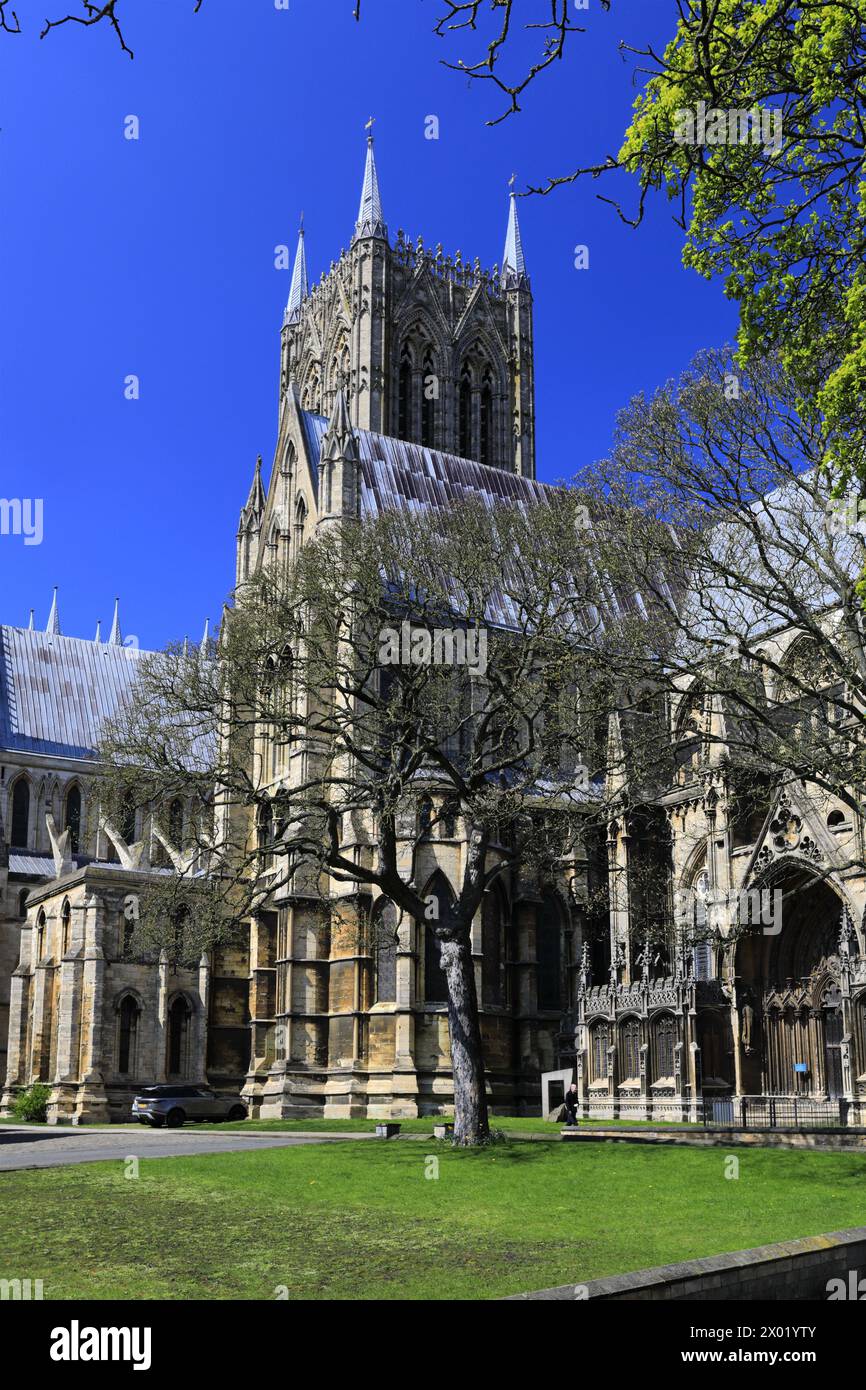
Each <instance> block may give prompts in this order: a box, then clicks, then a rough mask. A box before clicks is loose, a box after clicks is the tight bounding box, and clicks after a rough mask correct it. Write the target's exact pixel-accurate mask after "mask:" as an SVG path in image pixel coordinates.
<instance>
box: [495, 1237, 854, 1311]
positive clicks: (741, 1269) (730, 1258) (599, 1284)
mask: <svg viewBox="0 0 866 1390" xmlns="http://www.w3.org/2000/svg"><path fill="white" fill-rule="evenodd" d="M852 1271H853V1272H854V1276H855V1278H856V1279H861V1278H863V1275H864V1273H866V1226H858V1227H856V1228H855V1229H853V1230H850V1231H833V1232H832V1234H830V1235H821V1236H806V1237H804V1238H803V1239H802V1240H783V1241H780V1242H779V1243H778V1244H777V1245H760V1246H758V1247H757V1249H755V1250H734V1251H732V1252H731V1253H730V1254H727V1255H711V1256H710V1257H709V1258H708V1259H705V1260H686V1261H684V1262H683V1263H682V1264H675V1265H659V1266H658V1267H657V1268H656V1269H639V1270H636V1271H635V1272H634V1273H633V1274H617V1275H614V1276H612V1277H611V1278H609V1279H591V1280H590V1281H589V1282H588V1283H584V1284H563V1285H562V1286H561V1287H559V1288H556V1289H541V1290H539V1292H537V1293H519V1294H512V1295H511V1296H510V1298H508V1299H506V1300H503V1301H504V1302H514V1301H515V1300H516V1299H542V1300H549V1301H552V1302H557V1301H559V1302H568V1303H574V1302H581V1301H585V1300H599V1299H603V1300H606V1301H607V1302H617V1301H629V1302H634V1301H650V1302H658V1301H663V1300H664V1301H668V1300H681V1301H683V1302H699V1303H700V1302H713V1301H716V1302H734V1303H737V1302H745V1301H749V1300H752V1299H759V1300H761V1301H770V1302H778V1301H780V1300H785V1299H796V1300H800V1301H802V1300H807V1301H812V1302H824V1301H825V1300H826V1299H827V1297H828V1290H827V1284H828V1282H829V1280H831V1279H842V1280H843V1281H844V1282H845V1286H846V1289H850V1283H853V1282H854V1281H853V1280H850V1283H849V1276H850V1275H851V1273H852ZM861 1293H862V1295H863V1296H864V1297H866V1284H864V1287H863V1289H862V1290H861ZM848 1297H851V1293H850V1292H849V1293H848Z"/></svg>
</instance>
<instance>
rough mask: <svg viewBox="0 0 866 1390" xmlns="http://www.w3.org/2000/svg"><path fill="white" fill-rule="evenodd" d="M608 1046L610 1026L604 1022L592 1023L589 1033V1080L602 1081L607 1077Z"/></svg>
mask: <svg viewBox="0 0 866 1390" xmlns="http://www.w3.org/2000/svg"><path fill="white" fill-rule="evenodd" d="M609 1047H610V1028H609V1027H608V1025H607V1024H606V1023H596V1024H593V1028H592V1032H591V1033H590V1049H589V1056H590V1080H591V1081H604V1080H606V1078H607V1052H608V1048H609Z"/></svg>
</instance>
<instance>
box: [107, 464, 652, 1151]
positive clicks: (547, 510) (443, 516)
mask: <svg viewBox="0 0 866 1390" xmlns="http://www.w3.org/2000/svg"><path fill="white" fill-rule="evenodd" d="M586 520H587V517H586V513H585V508H583V507H582V504H581V503H580V502H579V501H578V500H577V495H576V494H575V493H574V492H572V491H569V490H567V489H563V490H562V491H561V492H560V493H555V492H553V491H551V492H550V493H548V494H547V500H546V501H544V502H539V504H538V505H537V506H535V507H534V508H533V509H532V510H531V511H527V510H524V509H521V508H517V507H513V508H512V507H509V508H505V507H503V508H501V509H499V510H495V509H494V511H490V510H488V509H487V508H485V507H483V506H481V505H480V504H478V505H475V504H464V505H462V506H461V507H459V508H455V509H454V510H453V512H451V513H438V514H436V515H435V516H434V517H425V516H423V515H413V516H411V517H407V516H405V515H404V514H402V513H392V514H386V515H384V516H383V517H380V518H378V519H377V520H375V521H366V522H364V523H363V524H361V523H344V524H342V525H340V526H339V527H336V528H334V529H332V530H327V531H324V532H323V533H320V534H319V535H318V536H317V537H316V538H315V539H314V540H313V541H311V542H309V543H308V544H307V545H305V546H304V547H302V549H301V550H300V552H299V553H298V554H297V555H295V556H294V557H293V560H292V563H291V564H290V566H289V568H288V571H287V572H286V573H282V572H279V573H273V572H271V571H268V572H265V573H264V574H263V575H262V576H261V577H260V578H259V579H257V580H256V581H255V582H253V583H249V584H246V585H244V586H243V588H242V589H241V591H240V592H239V594H238V595H237V601H236V603H235V606H234V607H233V608H232V609H231V610H230V611H229V612H228V613H227V615H226V619H225V621H224V623H223V626H222V631H221V633H220V638H219V644H218V650H215V652H214V653H213V654H212V656H210V657H207V658H205V657H203V656H202V655H201V653H199V652H197V651H196V652H189V651H184V650H183V649H181V648H173V649H171V650H170V651H168V652H166V653H163V654H161V655H159V656H158V657H156V658H154V659H151V660H149V661H145V662H143V663H142V665H143V670H142V676H141V682H140V686H139V689H138V692H137V698H136V701H135V703H134V704H133V705H130V706H129V707H128V708H127V709H126V711H125V712H124V714H123V715H122V716H121V717H120V719H119V721H118V722H117V723H116V725H115V726H114V728H113V729H112V730H110V731H109V732H108V735H107V737H106V740H105V744H104V748H103V753H104V756H105V758H106V760H107V762H108V764H109V772H108V774H107V786H106V795H107V796H109V795H110V794H113V795H114V796H115V797H117V798H119V799H121V800H122V799H123V798H124V797H130V796H132V797H134V798H135V800H136V803H137V804H139V805H147V806H150V807H152V808H159V807H163V806H165V805H166V804H167V803H168V802H169V801H170V800H171V798H172V797H173V796H176V795H178V794H183V795H185V796H186V797H188V798H193V799H196V800H197V801H198V802H199V804H205V803H206V802H207V800H208V798H209V796H210V793H211V789H215V791H214V795H215V801H214V802H213V814H212V815H209V816H207V817H203V818H200V820H199V821H198V822H197V824H196V825H194V826H193V827H192V829H193V833H194V835H196V836H197V839H196V842H195V843H194V844H193V845H192V846H188V847H187V848H186V851H185V855H184V856H181V855H179V854H177V853H175V856H174V857H175V859H176V861H177V862H176V867H177V866H179V874H178V875H177V876H176V877H175V878H174V879H172V878H166V880H165V882H164V883H163V884H162V886H161V888H160V896H159V898H158V900H157V903H156V907H155V909H152V910H150V911H149V910H148V907H147V904H146V902H143V906H142V916H143V920H144V921H145V922H147V921H148V920H149V921H150V922H151V924H153V925H154V926H155V929H156V930H157V931H159V930H160V929H162V930H165V925H164V924H165V922H166V921H174V920H175V917H176V914H172V913H167V912H166V909H165V894H166V893H170V892H171V891H172V888H171V884H172V883H174V882H175V881H176V882H177V883H178V885H180V887H181V889H182V891H184V892H185V893H187V898H186V903H185V908H186V911H187V912H188V913H189V915H190V916H191V917H192V918H195V916H196V913H197V907H196V900H195V893H196V892H198V893H199V894H205V892H206V900H205V903H204V917H205V919H206V923H207V925H206V926H205V928H204V933H205V936H207V934H208V933H211V934H212V933H214V932H216V933H217V934H219V933H222V934H227V933H229V932H231V931H232V930H235V929H236V928H237V926H238V924H239V923H241V922H242V921H243V920H244V917H245V916H246V917H247V918H248V916H249V913H250V912H251V911H252V910H253V909H254V908H255V907H256V906H261V905H262V904H264V903H265V902H273V901H274V900H275V899H279V898H281V897H282V898H285V897H286V896H290V895H291V894H293V893H303V894H305V895H306V896H307V897H309V896H310V895H318V896H320V898H321V899H322V902H323V906H324V905H327V910H328V911H330V912H332V913H335V914H337V916H338V917H339V916H340V914H341V913H344V909H346V908H347V904H349V902H350V899H351V896H352V894H353V893H354V894H356V895H357V894H358V893H359V892H362V891H363V892H364V893H366V894H368V895H369V894H371V893H373V894H374V895H379V894H381V895H383V896H384V897H386V898H387V899H389V900H390V902H391V903H393V904H394V907H395V909H396V911H397V912H398V913H399V914H405V915H406V917H407V918H408V919H413V920H414V921H415V922H416V923H418V924H419V925H420V926H421V927H422V928H423V930H424V931H426V932H430V933H432V934H433V936H434V938H435V940H436V942H437V943H438V947H439V951H440V954H441V965H442V969H443V971H444V974H445V978H446V981H447V992H448V1016H449V1025H450V1038H451V1062H452V1069H453V1076H454V1095H455V1138H456V1141H457V1142H458V1143H473V1144H474V1143H479V1142H484V1140H485V1139H486V1137H487V1133H488V1123H487V1108H486V1100H485V1086H484V1059H483V1053H482V1047H481V1035H480V1027H479V1018H478V1004H477V999H476V994H475V978H474V970H473V963H472V953H471V946H470V931H471V925H472V921H473V918H474V917H475V915H476V913H477V912H478V910H479V908H480V905H481V902H482V899H483V895H484V893H485V892H486V891H487V890H488V889H489V888H490V887H491V885H492V884H493V882H494V881H495V880H496V879H497V878H498V877H499V876H501V875H502V874H503V873H505V872H506V871H511V872H516V871H519V873H520V874H521V875H523V876H527V875H528V876H530V878H534V879H537V880H539V881H542V882H544V881H547V882H551V881H553V880H555V877H556V875H557V873H561V872H562V865H563V863H564V862H565V861H567V859H568V856H569V853H572V852H573V849H570V846H571V845H572V841H573V838H574V836H575V834H576V833H577V831H578V829H579V827H580V825H581V823H584V824H585V823H589V822H593V823H595V824H603V823H604V819H605V812H604V809H603V805H602V803H603V800H604V774H605V766H604V760H605V757H606V740H605V738H604V730H605V728H606V724H605V720H606V715H607V711H608V708H609V702H610V690H609V673H610V671H611V670H612V669H613V668H614V667H615V665H616V660H615V657H616V652H617V651H619V653H620V655H621V654H622V651H623V650H625V648H626V647H628V646H632V647H633V645H634V642H635V641H636V640H637V637H636V635H635V632H633V631H631V624H632V619H631V617H630V615H629V614H627V613H625V612H623V613H622V614H620V615H617V613H616V611H615V610H614V611H612V612H605V613H604V615H603V613H602V607H601V605H600V603H599V595H598V565H599V563H600V562H602V563H603V557H602V556H601V555H600V553H599V551H600V548H603V539H602V538H601V537H600V536H599V537H595V538H593V534H592V531H591V530H590V529H587V527H586V525H585V522H586ZM443 820H444V821H451V822H453V823H454V824H455V826H456V827H457V828H458V838H459V839H460V841H461V842H462V843H463V845H464V851H463V855H462V867H461V868H460V872H459V882H457V883H455V884H454V885H453V891H452V893H451V894H450V895H448V896H446V897H443V896H442V895H440V896H439V897H438V898H435V897H432V896H431V895H430V894H429V893H428V892H427V891H425V882H426V881H427V870H425V871H424V872H422V863H423V860H424V854H425V848H426V849H429V840H430V836H431V833H432V831H433V827H434V826H435V825H437V824H438V823H441V822H442V821H443ZM205 868H206V869H207V876H206V878H205V875H204V874H203V872H202V871H203V870H204V869H205ZM205 882H207V884H208V885H209V886H208V888H207V890H205V888H204V884H205ZM190 884H191V892H190ZM217 902H218V903H219V908H218V910H217V909H216V908H215V904H216V903H217ZM344 915H345V914H344ZM196 929H197V930H198V932H199V935H198V937H197V938H196V942H197V948H200V947H201V946H202V944H206V943H203V942H202V936H201V931H202V929H201V927H198V928H196ZM150 944H151V945H154V944H156V945H159V944H160V943H159V942H158V941H156V942H154V941H153V940H152V939H151V942H150ZM163 944H164V943H163Z"/></svg>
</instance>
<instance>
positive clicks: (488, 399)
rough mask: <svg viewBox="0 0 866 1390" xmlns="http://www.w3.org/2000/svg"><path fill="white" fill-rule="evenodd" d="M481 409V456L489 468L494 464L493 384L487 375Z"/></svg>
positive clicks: (483, 385) (483, 386)
mask: <svg viewBox="0 0 866 1390" xmlns="http://www.w3.org/2000/svg"><path fill="white" fill-rule="evenodd" d="M480 409H481V413H480V420H479V425H480V448H479V456H480V459H481V462H482V463H484V464H486V465H487V466H488V467H489V466H490V465H491V464H492V463H493V383H492V382H491V380H490V376H489V374H487V375H485V377H484V381H483V382H482V385H481V402H480Z"/></svg>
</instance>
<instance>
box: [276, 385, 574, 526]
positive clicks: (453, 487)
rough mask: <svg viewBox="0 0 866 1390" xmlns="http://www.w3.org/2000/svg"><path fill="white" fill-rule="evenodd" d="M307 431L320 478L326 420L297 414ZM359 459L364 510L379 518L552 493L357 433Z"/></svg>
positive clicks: (418, 447) (466, 462)
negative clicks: (384, 513) (391, 510)
mask: <svg viewBox="0 0 866 1390" xmlns="http://www.w3.org/2000/svg"><path fill="white" fill-rule="evenodd" d="M299 414H300V417H301V423H302V426H303V430H304V437H305V440H306V444H307V449H308V453H309V458H310V462H311V464H312V467H311V470H310V471H311V475H312V477H313V479H314V480H315V479H316V478H317V476H318V469H317V467H316V465H317V464H318V460H319V455H320V450H321V444H322V440H323V438H324V436H325V433H326V432H327V429H328V420H327V419H326V417H325V416H324V415H314V414H312V413H311V412H310V411H308V410H302V411H300V412H299ZM355 435H356V438H357V441H358V449H359V452H360V456H361V511H362V514H363V515H365V516H376V515H378V514H379V513H380V512H382V511H385V510H387V509H388V508H394V507H397V508H402V509H405V510H412V509H414V508H422V509H423V508H428V507H433V508H444V507H449V506H452V505H453V504H454V503H457V502H462V501H466V500H467V499H468V498H470V497H481V498H482V499H483V500H484V501H486V502H487V503H488V504H489V505H490V506H494V505H497V504H499V503H502V502H539V501H543V500H544V498H545V496H546V495H548V494H549V493H550V492H551V491H552V489H551V487H550V485H549V484H547V483H539V482H536V481H535V479H533V478H524V477H521V476H520V475H519V474H517V473H509V472H507V471H506V470H505V469H504V468H488V467H487V466H485V465H484V464H483V463H476V462H475V461H474V460H473V459H465V458H459V457H458V456H457V455H456V454H445V453H442V452H441V451H440V450H439V449H428V448H427V447H426V446H425V445H423V444H412V443H410V442H409V441H408V440H405V439H393V438H391V436H390V435H385V434H375V433H374V432H373V431H372V430H356V431H355Z"/></svg>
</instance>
